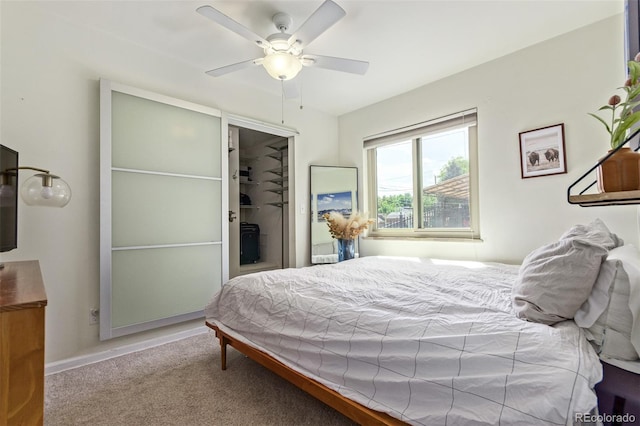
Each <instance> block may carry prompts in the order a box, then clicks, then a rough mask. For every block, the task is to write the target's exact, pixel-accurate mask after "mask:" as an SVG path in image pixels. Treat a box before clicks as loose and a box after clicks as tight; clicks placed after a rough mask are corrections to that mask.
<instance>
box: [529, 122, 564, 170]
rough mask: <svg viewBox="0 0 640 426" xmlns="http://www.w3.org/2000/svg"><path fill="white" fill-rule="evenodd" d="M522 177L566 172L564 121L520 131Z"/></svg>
mask: <svg viewBox="0 0 640 426" xmlns="http://www.w3.org/2000/svg"><path fill="white" fill-rule="evenodd" d="M519 136H520V171H521V173H522V179H526V178H532V177H539V176H548V175H557V174H562V173H567V157H566V151H565V144H564V123H560V124H554V125H552V126H546V127H541V128H539V129H534V130H527V131H524V132H520V135H519Z"/></svg>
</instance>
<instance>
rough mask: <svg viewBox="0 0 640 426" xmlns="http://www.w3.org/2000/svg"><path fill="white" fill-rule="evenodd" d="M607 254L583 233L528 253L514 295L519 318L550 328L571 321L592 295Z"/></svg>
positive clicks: (514, 287)
mask: <svg viewBox="0 0 640 426" xmlns="http://www.w3.org/2000/svg"><path fill="white" fill-rule="evenodd" d="M607 253H608V251H607V249H606V248H605V247H604V246H602V245H600V244H594V243H591V242H590V241H589V240H588V239H587V238H584V235H582V234H581V236H580V237H579V238H578V237H569V236H567V237H565V238H563V239H561V240H559V241H557V242H555V243H551V244H547V245H545V246H542V247H540V248H538V249H536V250H534V251H532V252H531V253H529V255H527V257H525V259H524V261H523V262H522V265H521V266H520V271H519V273H518V278H517V280H516V283H515V284H514V286H513V289H512V293H511V300H512V304H513V308H514V310H515V312H516V316H517V317H518V318H523V319H526V320H529V321H534V322H540V323H543V324H549V325H551V324H555V323H556V322H559V321H564V320H567V319H572V318H573V317H574V315H575V314H576V312H577V311H578V309H579V308H580V307H581V306H582V304H583V303H584V302H585V301H586V300H587V299H588V297H589V295H590V294H591V289H592V288H593V286H594V283H595V281H596V278H597V277H598V273H599V271H600V265H601V264H602V262H603V260H604V258H605V257H606V256H607Z"/></svg>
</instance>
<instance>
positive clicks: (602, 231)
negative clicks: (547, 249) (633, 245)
mask: <svg viewBox="0 0 640 426" xmlns="http://www.w3.org/2000/svg"><path fill="white" fill-rule="evenodd" d="M570 238H572V239H580V240H583V241H585V242H587V243H589V244H598V245H601V246H603V247H604V248H606V249H608V250H611V249H614V248H616V247H620V246H622V245H623V244H624V241H623V240H622V238H620V237H618V236H617V235H616V234H614V233H612V232H611V231H609V228H607V225H605V224H604V222H603V221H602V220H600V219H594V220H593V222H591V223H590V224H588V225H574V226H572V227H571V228H570V229H569V230H568V231H567V232H565V233H564V234H562V236H561V237H560V239H561V240H564V239H570Z"/></svg>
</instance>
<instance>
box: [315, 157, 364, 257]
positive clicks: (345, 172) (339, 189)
mask: <svg viewBox="0 0 640 426" xmlns="http://www.w3.org/2000/svg"><path fill="white" fill-rule="evenodd" d="M309 182H310V185H311V191H310V193H311V207H310V209H309V211H310V212H311V263H312V264H318V263H336V262H338V242H337V240H336V239H334V238H332V237H331V234H330V233H329V227H328V226H327V222H326V220H325V219H324V218H323V217H322V215H323V214H325V213H329V212H331V211H337V212H340V213H342V214H343V215H345V216H348V215H349V214H350V213H351V212H352V211H357V210H358V169H357V168H356V167H337V166H310V177H309ZM357 251H358V245H357V242H356V256H357V255H358V253H357Z"/></svg>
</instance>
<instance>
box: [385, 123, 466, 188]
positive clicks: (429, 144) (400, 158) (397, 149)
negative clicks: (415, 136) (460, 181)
mask: <svg viewBox="0 0 640 426" xmlns="http://www.w3.org/2000/svg"><path fill="white" fill-rule="evenodd" d="M422 142H423V144H422V172H423V174H422V176H423V186H425V187H426V186H430V185H433V184H435V183H437V182H436V180H437V176H438V175H439V174H440V170H442V168H443V167H444V166H445V164H447V162H448V161H449V160H450V159H452V158H455V157H463V158H465V159H468V158H469V149H468V143H467V129H466V128H463V129H456V130H452V131H449V132H445V133H439V134H437V135H433V136H429V137H425V138H423V139H422ZM411 150H412V144H411V141H410V140H408V141H404V142H399V143H397V144H394V145H388V146H383V147H380V148H377V155H376V158H377V178H378V197H383V196H386V195H397V194H407V193H408V194H412V193H413V183H412V182H413V170H414V168H413V164H412V160H411Z"/></svg>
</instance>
